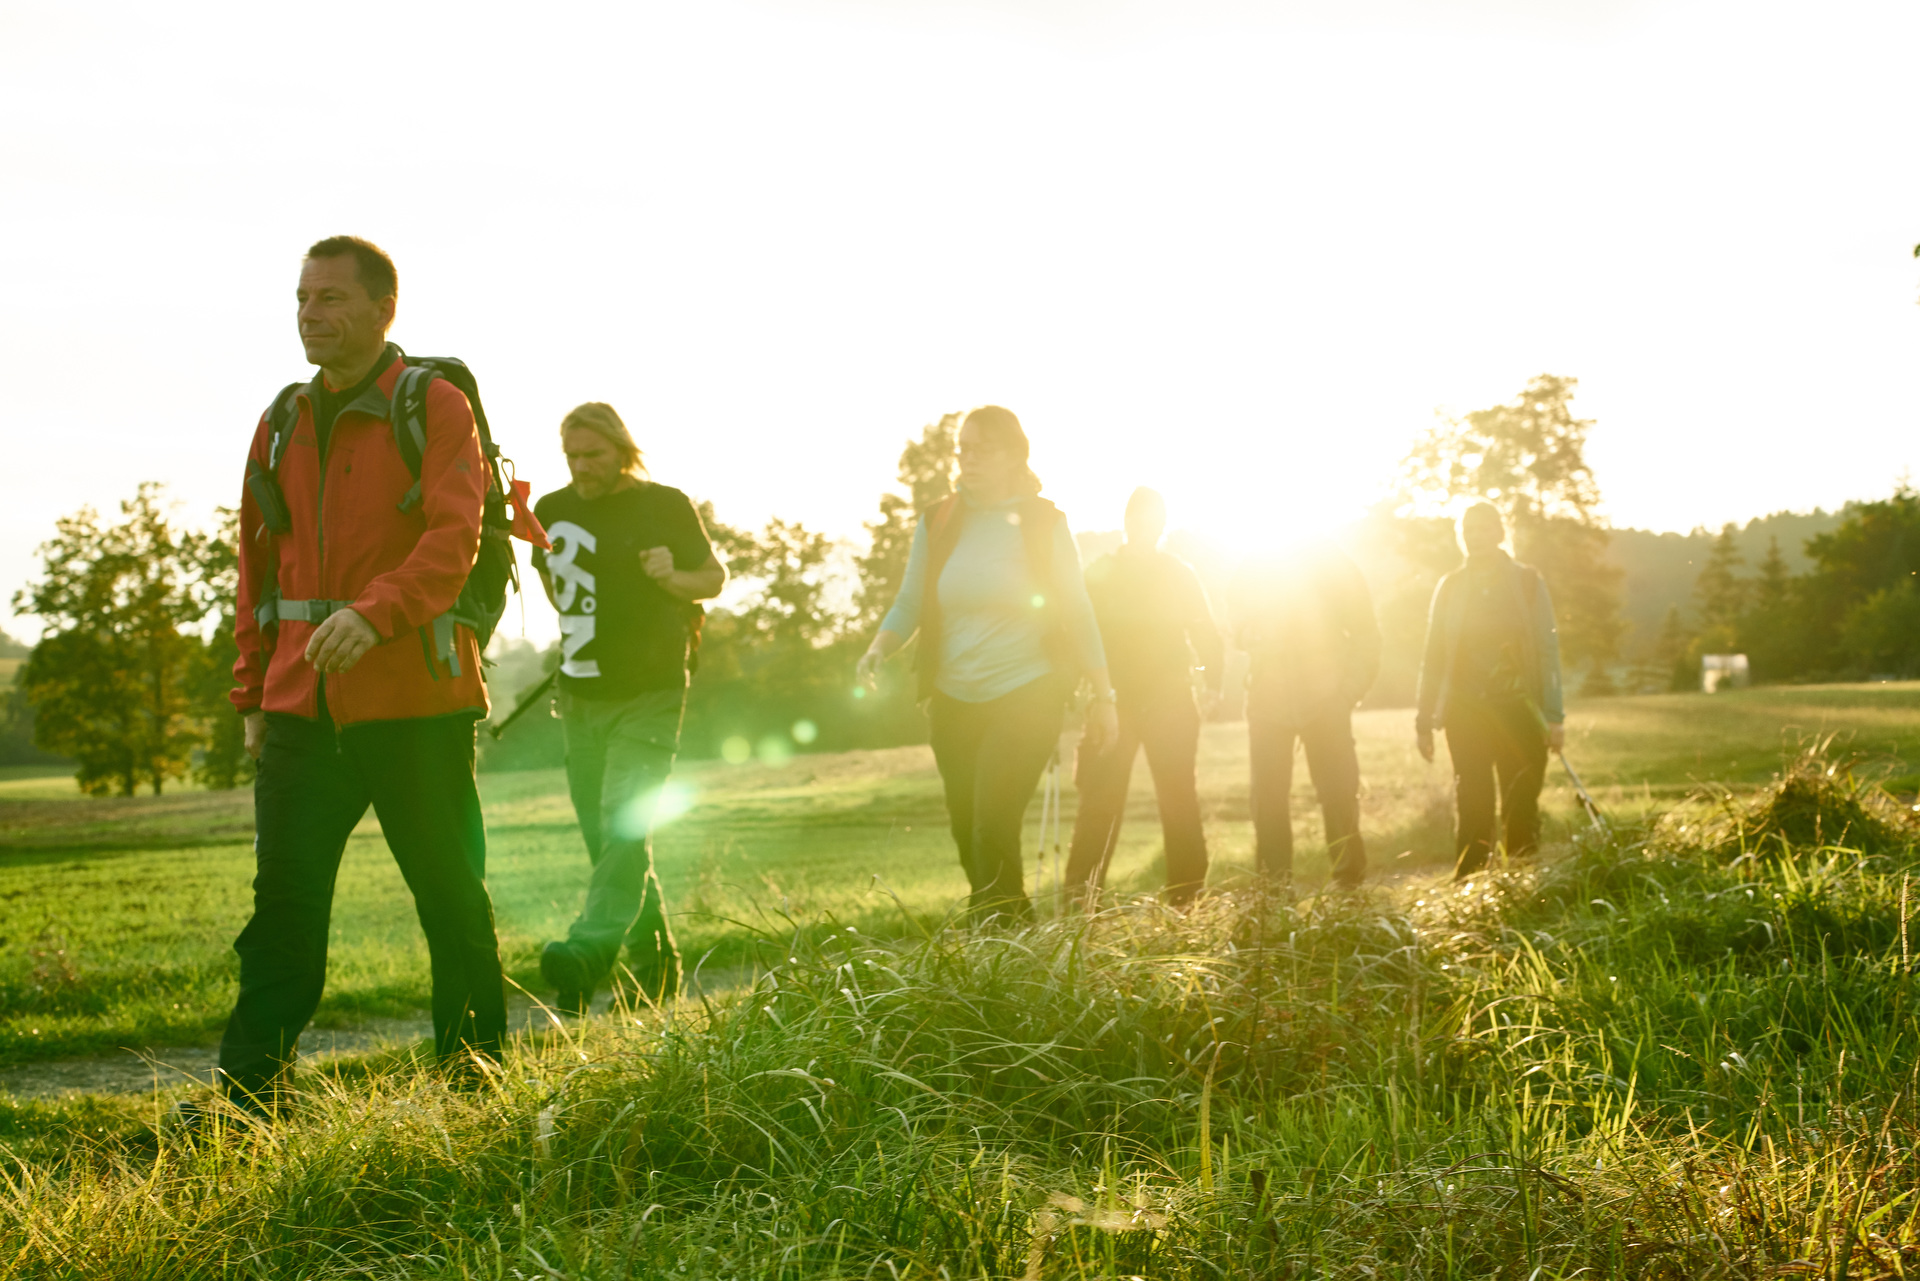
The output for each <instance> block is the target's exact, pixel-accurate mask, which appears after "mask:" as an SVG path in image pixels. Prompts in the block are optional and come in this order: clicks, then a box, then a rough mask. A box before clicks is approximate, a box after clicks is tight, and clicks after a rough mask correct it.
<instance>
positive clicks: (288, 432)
mask: <svg viewBox="0 0 1920 1281" xmlns="http://www.w3.org/2000/svg"><path fill="white" fill-rule="evenodd" d="M304 386H306V384H305V383H288V384H287V385H286V386H285V387H282V388H281V389H280V394H279V395H278V396H275V397H274V398H273V403H272V404H271V405H268V406H267V470H268V471H270V472H272V473H273V474H274V475H275V476H278V475H279V474H280V458H281V456H282V455H283V454H285V453H286V451H287V441H288V439H289V438H290V437H291V436H292V435H293V429H294V428H295V427H296V426H298V425H299V423H300V399H299V397H300V389H301V388H302V387H304Z"/></svg>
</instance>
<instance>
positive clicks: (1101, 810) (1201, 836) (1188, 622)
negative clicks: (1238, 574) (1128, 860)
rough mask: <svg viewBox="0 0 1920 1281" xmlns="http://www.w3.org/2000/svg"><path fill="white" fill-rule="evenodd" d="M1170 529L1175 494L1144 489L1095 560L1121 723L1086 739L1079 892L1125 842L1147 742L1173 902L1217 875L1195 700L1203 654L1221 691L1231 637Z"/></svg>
mask: <svg viewBox="0 0 1920 1281" xmlns="http://www.w3.org/2000/svg"><path fill="white" fill-rule="evenodd" d="M1166 529H1167V504H1166V500H1165V499H1163V498H1162V497H1161V496H1160V495H1159V494H1158V493H1156V492H1155V491H1154V490H1151V489H1146V488H1141V489H1136V490H1134V491H1133V496H1132V497H1131V498H1129V499H1128V500H1127V516H1126V530H1127V537H1126V541H1125V542H1124V543H1122V544H1121V545H1120V547H1119V549H1118V550H1116V551H1114V552H1112V553H1110V554H1108V555H1106V556H1102V557H1100V559H1098V560H1096V561H1094V562H1093V563H1092V564H1091V565H1089V566H1087V574H1086V577H1087V595H1088V597H1089V598H1090V599H1091V600H1092V602H1093V613H1094V617H1095V618H1096V619H1098V620H1099V623H1100V639H1101V643H1102V644H1103V645H1104V646H1105V647H1106V651H1107V663H1108V669H1109V671H1110V672H1111V673H1112V676H1113V690H1114V695H1115V697H1116V698H1117V699H1118V705H1117V711H1118V714H1119V730H1120V732H1119V737H1118V738H1117V739H1116V740H1115V741H1114V742H1113V743H1112V744H1111V745H1105V744H1095V743H1092V742H1083V743H1082V744H1081V747H1080V752H1079V754H1078V756H1077V758H1076V760H1075V763H1074V786H1075V788H1076V789H1077V790H1078V791H1079V793H1080V807H1079V810H1078V811H1077V812H1076V813H1075V814H1074V818H1073V844H1072V846H1071V850H1070V853H1069V854H1068V857H1067V871H1066V893H1067V898H1068V901H1069V902H1072V901H1075V900H1086V899H1090V898H1091V897H1092V896H1094V895H1097V894H1098V892H1099V890H1100V886H1101V884H1102V882H1103V881H1104V879H1105V877H1106V874H1107V865H1108V863H1109V862H1110V861H1111V860H1112V858H1113V851H1114V847H1115V846H1116V845H1118V844H1119V840H1120V825H1121V823H1122V822H1123V821H1124V819H1125V816H1126V807H1127V789H1128V786H1129V784H1130V783H1131V781H1132V778H1133V763H1134V760H1135V758H1136V757H1138V756H1139V755H1140V752H1141V749H1142V748H1145V750H1146V754H1147V767H1148V768H1149V769H1150V770H1151V771H1152V773H1153V790H1154V795H1155V797H1156V798H1157V799H1158V801H1159V805H1160V832H1161V836H1162V838H1163V840H1164V847H1165V850H1166V864H1167V866H1166V898H1167V901H1168V902H1169V903H1172V904H1174V905H1175V906H1183V905H1185V904H1187V903H1190V902H1192V901H1193V897H1194V895H1196V894H1198V893H1199V892H1200V890H1201V888H1202V887H1204V886H1205V885H1206V883H1207V838H1206V834H1205V832H1204V831H1203V830H1202V828H1201V823H1200V795H1199V789H1198V786H1197V781H1196V778H1195V761H1196V758H1197V756H1198V754H1199V748H1200V721H1201V708H1200V706H1199V705H1198V704H1197V703H1196V702H1195V700H1194V687H1193V685H1194V683H1193V676H1194V660H1195V658H1196V657H1197V658H1198V659H1199V662H1200V671H1201V674H1202V678H1203V679H1204V681H1205V682H1206V691H1207V694H1206V700H1207V703H1208V705H1209V706H1211V705H1212V704H1213V703H1215V702H1217V701H1218V700H1219V697H1220V681H1221V672H1222V669H1223V666H1224V662H1225V655H1226V646H1225V644H1224V643H1223V642H1222V641H1221V639H1220V629H1219V628H1218V627H1217V626H1215V624H1214V621H1213V613H1212V611H1211V610H1209V609H1208V608H1207V593H1206V590H1205V589H1204V588H1203V587H1201V585H1200V578H1199V576H1198V575H1196V574H1195V573H1194V572H1193V569H1192V567H1191V566H1189V565H1188V564H1187V563H1186V562H1185V561H1183V560H1181V559H1179V558H1178V557H1176V556H1174V555H1173V554H1171V553H1170V552H1165V551H1162V550H1161V549H1160V539H1161V536H1162V535H1163V534H1165V533H1166Z"/></svg>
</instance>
